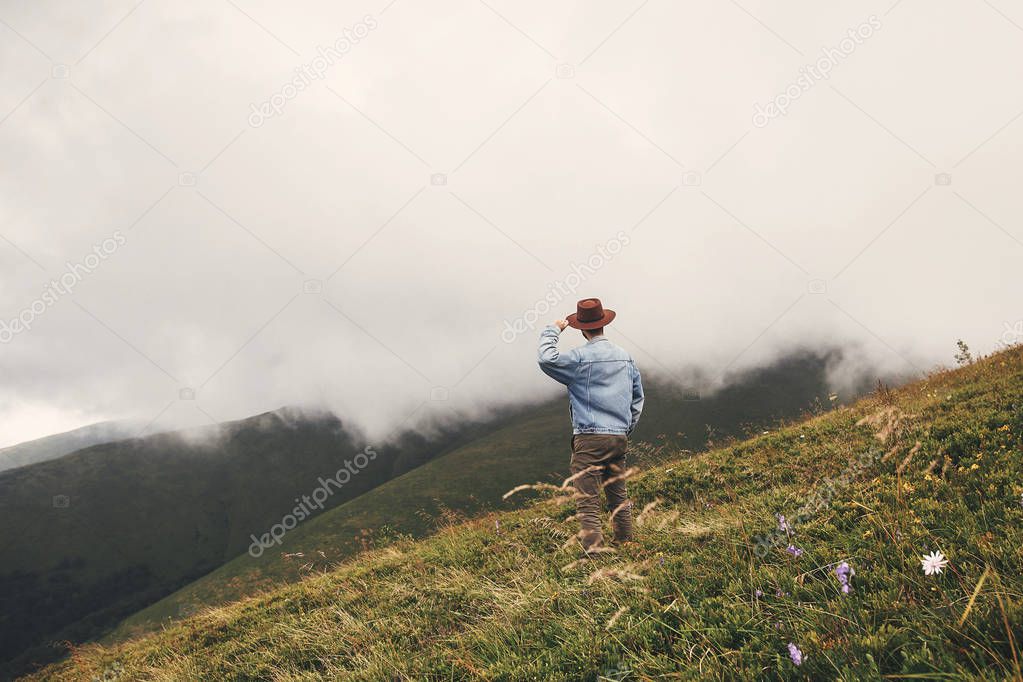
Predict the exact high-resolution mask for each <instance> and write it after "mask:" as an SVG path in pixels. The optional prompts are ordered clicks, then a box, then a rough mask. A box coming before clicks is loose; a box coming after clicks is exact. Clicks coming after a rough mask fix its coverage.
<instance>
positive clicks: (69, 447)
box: [0, 421, 142, 471]
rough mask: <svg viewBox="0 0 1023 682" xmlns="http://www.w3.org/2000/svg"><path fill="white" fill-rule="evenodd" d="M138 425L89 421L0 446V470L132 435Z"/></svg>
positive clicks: (43, 460)
mask: <svg viewBox="0 0 1023 682" xmlns="http://www.w3.org/2000/svg"><path fill="white" fill-rule="evenodd" d="M141 428H142V424H139V423H136V422H133V421H111V422H99V423H98V424H90V425H89V426H83V427H81V428H78V429H74V430H72V431H67V432H65V433H58V434H55V435H52V436H46V437H45V438H37V439H36V440H30V441H26V442H24V443H19V444H17V445H11V446H10V447H6V448H2V449H0V471H5V470H7V469H14V468H15V467H23V466H28V465H29V464H38V463H39V462H45V461H47V460H50V459H57V458H58V457H63V456H64V455H66V454H68V453H70V452H74V451H75V450H81V449H82V448H87V447H90V446H92V445H98V444H100V443H109V442H111V441H115V440H121V439H122V438H130V437H131V436H133V435H136V434H137V433H138V432H139V430H140V429H141Z"/></svg>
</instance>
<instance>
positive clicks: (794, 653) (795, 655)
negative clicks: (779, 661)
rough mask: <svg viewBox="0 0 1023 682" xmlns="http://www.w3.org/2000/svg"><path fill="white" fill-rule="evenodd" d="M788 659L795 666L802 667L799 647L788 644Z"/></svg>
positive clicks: (801, 655) (801, 654)
mask: <svg viewBox="0 0 1023 682" xmlns="http://www.w3.org/2000/svg"><path fill="white" fill-rule="evenodd" d="M789 658H791V659H792V662H793V663H795V664H796V665H803V652H802V651H800V650H799V647H798V646H796V645H795V644H793V643H792V642H789Z"/></svg>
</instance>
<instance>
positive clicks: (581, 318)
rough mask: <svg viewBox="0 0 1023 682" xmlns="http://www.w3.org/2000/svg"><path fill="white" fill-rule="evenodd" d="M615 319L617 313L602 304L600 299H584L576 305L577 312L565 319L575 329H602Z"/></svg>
mask: <svg viewBox="0 0 1023 682" xmlns="http://www.w3.org/2000/svg"><path fill="white" fill-rule="evenodd" d="M613 319H615V311H613V310H609V309H607V308H605V307H604V306H603V305H601V304H600V299H599V298H584V299H583V300H581V301H579V302H578V303H576V305H575V312H574V313H572V314H571V315H569V316H568V317H566V318H565V321H567V322H568V326H569V327H572V328H573V329H600V328H601V327H603V326H605V325H608V324H610V323H611V320H613Z"/></svg>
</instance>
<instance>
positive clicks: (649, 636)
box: [37, 348, 1023, 680]
mask: <svg viewBox="0 0 1023 682" xmlns="http://www.w3.org/2000/svg"><path fill="white" fill-rule="evenodd" d="M864 417H874V419H875V421H874V422H873V423H866V424H862V423H860V422H861V420H862V419H863V418H864ZM878 433H880V437H879V436H877V435H875V434H878ZM1021 435H1023V350H1021V349H1019V348H1017V349H1013V350H1010V351H1007V352H1004V353H1001V354H999V355H996V356H993V357H990V358H986V359H984V360H982V361H981V362H979V363H977V364H975V365H972V366H969V367H967V368H964V369H961V370H958V371H955V372H947V373H943V374H938V375H934V376H932V377H930V378H928V379H927V380H924V381H921V382H918V383H915V384H913V385H910V386H907V387H906V388H904V389H900V390H898V391H896V392H894V393H893V394H892V395H890V396H885V395H878V396H874V397H871V398H868V399H865V400H863V401H861V402H860V403H857V404H856V405H855V406H854V407H853V408H851V409H848V408H847V409H840V410H837V411H835V412H832V413H828V414H826V415H823V416H821V417H816V418H813V419H810V420H808V421H806V422H804V423H801V424H798V425H794V426H791V427H787V428H784V429H781V430H779V431H776V432H772V433H770V434H767V435H763V436H761V437H758V438H755V439H752V440H749V441H745V442H742V443H739V444H737V445H734V446H732V447H727V448H722V449H717V450H712V451H709V452H705V453H701V454H699V455H696V456H692V457H688V458H683V459H679V460H678V461H675V462H673V463H671V464H666V465H662V466H658V467H653V468H651V469H649V470H648V471H646V472H645V473H643V474H642V475H640V476H638V477H636V478H634V479H633V481H632V483H631V487H632V492H633V497H634V498H635V500H636V502H637V503H638V505H639V506H643V505H646V504H648V503H652V502H655V501H657V502H658V504H657V506H656V507H655V508H654V509H653V510H651V511H648V512H647V513H646V514H645V515H644V519H643V521H644V522H643V523H642V525H641V526H640V528H639V535H638V540H639V543H638V545H637V546H636V547H634V548H630V549H628V550H626V551H623V552H622V553H620V554H618V555H616V556H612V557H609V558H607V559H606V560H604V561H601V562H599V563H590V564H585V563H584V564H582V565H578V566H574V567H573V566H571V565H570V564H571V562H572V561H573V559H575V558H576V556H577V550H576V549H574V548H571V546H570V548H569V549H562V546H563V544H564V543H565V541H566V540H568V539H570V538H571V537H572V534H573V533H574V531H575V524H574V523H573V521H572V520H571V514H572V510H571V508H570V506H569V505H567V504H565V503H561V502H557V501H544V502H540V503H538V504H536V505H534V506H531V507H528V508H526V509H523V510H519V511H513V512H508V513H503V514H494V515H490V516H487V517H484V518H481V519H477V520H473V521H469V522H465V523H460V524H454V525H452V526H450V527H448V528H446V529H444V530H442V531H441V532H440V533H438V534H436V535H435V536H433V537H431V538H428V539H426V540H421V541H415V542H413V541H404V542H399V543H397V544H395V545H392V546H390V547H388V548H384V549H381V550H378V551H374V552H370V553H367V554H364V555H362V556H360V557H358V558H356V559H355V560H353V561H351V562H349V563H346V564H343V565H341V566H339V567H337V569H336V570H334V571H332V572H330V573H328V574H325V575H321V576H315V577H310V578H308V579H307V580H304V581H302V582H301V583H298V584H294V585H290V586H287V587H285V588H283V589H280V590H278V591H275V592H272V593H270V594H267V595H263V596H259V597H255V598H249V599H245V600H243V601H241V602H239V603H236V604H232V605H230V606H226V607H221V608H216V609H211V610H209V611H206V612H203V613H201V614H198V615H196V616H195V617H193V618H191V619H188V620H186V621H183V622H182V623H180V624H175V625H173V626H172V627H170V628H168V629H166V630H164V631H162V632H159V633H156V634H153V635H150V636H147V637H145V638H142V639H139V640H136V641H132V642H128V643H125V644H122V645H118V646H115V647H112V648H105V647H102V646H98V645H92V646H88V647H84V648H82V649H79V650H77V651H76V652H75V653H74V655H73V657H72V658H71V659H70V660H69V661H67V662H65V663H63V664H61V665H59V666H55V667H52V668H49V669H46V670H44V671H42V672H41V673H39V674H38V676H37V679H55V680H79V679H86V678H89V677H90V676H94V675H98V676H101V677H102V676H103V675H104V674H107V675H117V676H119V677H118V678H119V679H133V680H134V679H142V680H169V679H218V680H219V679H274V680H317V679H324V678H326V679H366V680H380V679H393V678H399V679H479V678H485V679H566V680H569V679H571V680H575V679H596V678H597V677H598V675H604V676H606V677H610V678H611V679H644V678H647V677H656V676H660V675H669V674H671V673H679V674H678V675H677V677H681V678H698V677H704V678H748V679H764V678H784V679H799V678H812V679H821V678H826V679H835V678H839V677H841V678H844V679H877V678H880V677H881V676H882V675H891V676H895V677H901V678H906V677H913V678H914V679H961V678H977V679H991V680H994V679H999V680H1001V679H1007V678H1012V677H1016V678H1019V675H1020V672H1019V663H1018V656H1019V636H1020V632H1021V631H1023V594H1021V592H1023V578H1021V576H1020V566H1021V565H1023V549H1021V547H1023V542H1021V541H1023V533H1021V531H1020V528H1019V526H1020V521H1023V509H1021V506H1020V494H1021V491H1023V480H1021V477H1020V473H1021V469H1023V454H1021V445H1023V439H1021ZM917 442H919V444H920V445H919V447H918V448H915V449H914V446H915V444H916V443H917ZM871 451H879V452H882V453H886V454H885V457H884V458H883V459H880V460H877V461H873V463H872V464H869V465H868V466H867V467H866V468H865V469H864V470H862V471H859V472H858V473H856V474H855V475H853V476H851V477H848V478H847V479H842V478H840V476H841V474H842V473H843V472H844V471H847V467H848V466H849V465H848V462H849V460H850V457H853V458H855V457H856V456H857V455H859V454H861V453H867V452H871ZM910 452H912V453H913V454H912V456H911V457H907V455H908V454H909V453H910ZM900 468H901V475H899V473H898V472H899V470H900ZM823 481H831V482H832V484H833V488H832V490H833V495H832V497H831V501H830V504H828V505H825V507H824V508H822V509H820V510H819V511H818V512H817V513H816V514H813V515H811V516H810V517H809V518H807V519H806V520H805V522H804V523H803V524H801V525H800V526H799V527H798V528H797V534H796V536H795V540H794V541H795V543H796V544H797V545H798V546H800V547H801V548H802V549H803V550H804V554H803V555H802V556H801V557H800V558H798V559H797V558H793V557H792V556H790V555H789V554H787V553H785V552H784V550H783V549H781V548H778V549H775V550H773V551H771V552H770V553H769V554H768V555H767V556H766V557H764V558H758V557H757V555H756V553H755V543H754V541H753V539H752V538H753V536H755V535H756V534H760V533H765V532H769V531H770V530H772V529H773V527H774V514H775V513H778V512H781V513H785V514H787V515H789V517H790V518H792V517H794V516H795V515H796V514H795V510H796V509H798V508H799V507H800V506H801V505H803V504H804V503H805V502H806V500H807V498H808V497H809V496H810V495H811V494H812V492H813V491H814V490H821V489H822V482H823ZM934 549H940V550H942V551H943V552H944V553H945V554H946V555H947V556H948V557H949V559H950V564H949V566H948V568H947V570H946V571H945V572H944V573H942V574H941V575H937V576H925V575H924V574H923V573H922V572H921V570H920V563H919V557H920V555H921V554H923V553H924V552H927V551H930V550H934ZM843 559H844V560H848V561H849V562H850V563H851V564H852V565H853V566H854V567H855V569H856V577H855V578H854V580H853V585H854V590H853V592H852V593H851V594H850V595H843V594H841V592H840V591H839V589H838V582H837V580H836V579H835V577H834V576H833V575H832V573H831V570H830V569H831V567H832V566H833V565H834V564H835V562H838V561H840V560H843ZM985 567H987V568H988V573H987V576H986V578H985V577H984V573H985ZM982 580H983V582H982V584H980V585H979V591H978V593H977V595H976V598H975V599H972V600H971V595H972V594H973V593H974V590H975V587H977V586H978V583H979V582H980V581H982ZM758 590H760V591H762V592H763V595H762V596H757V595H758V592H757V591H758ZM960 621H962V624H960ZM1012 633H1015V639H1013V634H1012ZM788 642H795V643H797V644H798V645H799V646H800V648H801V649H802V651H803V652H804V654H805V660H804V662H803V664H802V666H801V667H799V668H796V667H795V666H794V665H793V664H792V662H790V661H789V658H788V656H787V652H786V645H787V643H788Z"/></svg>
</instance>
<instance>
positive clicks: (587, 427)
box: [538, 325, 643, 434]
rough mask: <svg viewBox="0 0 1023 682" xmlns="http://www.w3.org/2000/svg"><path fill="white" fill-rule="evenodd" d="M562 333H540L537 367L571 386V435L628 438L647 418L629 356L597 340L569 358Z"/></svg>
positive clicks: (636, 372) (553, 330) (550, 327)
mask: <svg viewBox="0 0 1023 682" xmlns="http://www.w3.org/2000/svg"><path fill="white" fill-rule="evenodd" d="M559 335H560V332H559V331H558V328H557V327H555V326H553V325H548V326H547V328H546V329H544V330H543V331H542V332H540V351H539V354H538V362H539V363H540V369H542V370H543V372H544V374H546V375H547V376H549V377H551V378H552V379H554V380H556V381H559V382H561V383H563V384H565V385H566V386H568V405H569V409H570V410H571V413H572V433H573V434H579V433H613V434H629V433H631V432H632V430H633V429H634V428H636V424H637V422H639V415H640V413H641V412H643V382H642V380H641V379H640V376H639V369H637V368H636V363H634V362H633V361H632V358H631V357H629V354H628V353H626V352H625V351H624V350H622V349H621V348H619V347H618V346H616V345H614V344H613V343H611V342H610V341H608V340H607V339H606V338H604V337H603V336H598V337H597V338H595V339H592V340H590V341H588V342H587V343H586V345H584V346H580V347H578V348H574V349H572V350H570V351H568V352H567V353H559V352H558V337H559Z"/></svg>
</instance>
